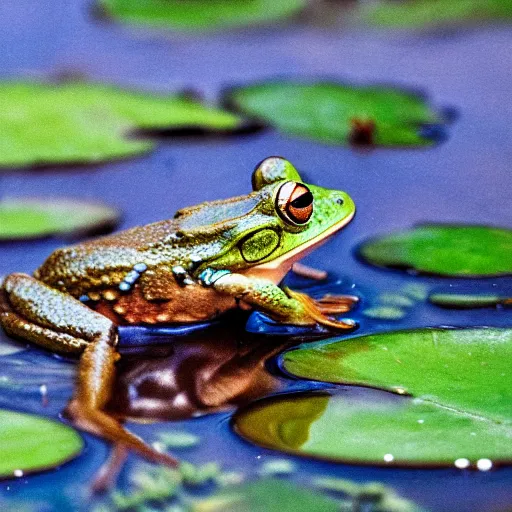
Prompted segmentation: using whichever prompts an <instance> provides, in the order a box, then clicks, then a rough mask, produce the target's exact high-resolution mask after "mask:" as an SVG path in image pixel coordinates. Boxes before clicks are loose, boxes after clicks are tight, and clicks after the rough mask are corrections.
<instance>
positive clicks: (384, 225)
mask: <svg viewBox="0 0 512 512" xmlns="http://www.w3.org/2000/svg"><path fill="white" fill-rule="evenodd" d="M89 7H90V6H89V2H88V1H79V0H77V1H68V0H55V1H54V2H51V3H49V2H33V1H32V0H19V1H17V2H4V3H3V4H2V5H1V6H0V48H2V51H1V52H0V77H1V78H20V77H25V78H30V79H33V78H37V79H48V78H52V77H55V76H58V75H61V74H64V73H66V74H78V75H81V76H84V77H86V78H88V79H91V80H94V81H105V82H109V83H113V84H118V85H122V86H126V87H136V88H141V89H146V90H149V91H165V92H167V91H175V90H180V89H185V88H186V89H189V88H193V89H196V90H198V91H199V92H200V93H201V94H202V95H204V96H205V97H206V98H207V99H209V100H212V101H215V99H216V98H218V95H219V93H220V91H221V90H222V89H223V88H224V87H226V86H230V85H233V84H241V83H246V82H250V81H252V80H261V79H264V78H275V77H279V76H307V77H316V76H321V77H326V76H327V77H334V78H336V79H341V80H347V81H351V82H356V83H369V82H372V83H373V82H377V83H393V84H395V83H396V84H402V85H406V86H412V87H417V88H420V89H422V90H424V91H426V92H427V93H428V95H429V97H430V99H431V101H432V102H433V103H434V104H436V105H440V106H444V105H448V106H453V107H455V108H456V109H457V111H458V113H459V118H458V120H457V122H456V123H454V124H453V125H452V126H451V127H450V128H449V137H448V140H447V141H446V142H444V143H443V144H442V145H440V146H438V147H436V148H433V149H426V150H383V149H379V150H374V151H354V150H352V149H349V148H343V147H334V146H328V145H322V144H319V143H314V142H310V141H305V140H300V139H296V138H292V137H287V136H285V135H281V134H279V133H277V132H274V131H272V130H268V131H264V132H261V133H258V134H255V135H239V136H236V137H232V138H221V139H214V138H207V139H199V138H197V139H195V138H182V139H179V140H177V141H176V140H175V141H172V140H163V141H162V143H161V144H160V145H159V146H158V148H157V149H156V151H154V152H153V153H151V154H149V155H147V156H145V157H141V158H137V159H133V160H127V161H123V162H116V163H110V164H104V165H93V166H89V167H83V168H78V169H77V168H65V167H64V168H59V169H58V170H52V169H48V170H44V171H38V172H28V171H27V172H22V173H16V174H3V175H2V176H1V177H0V192H1V194H2V195H3V196H35V195H37V196H72V197H73V196H76V197H80V198H90V199H101V200H103V201H105V202H107V203H109V204H111V205H114V206H117V207H119V208H120V209H121V210H122V211H123V212H124V220H123V223H122V226H121V227H129V226H133V225H137V224H145V223H149V222H152V221H156V220H160V219H164V218H169V217H170V216H172V215H173V213H174V212H175V210H177V209H178V208H181V207H183V206H186V205H190V204H197V203H199V202H202V201H208V200H213V199H217V198H221V197H229V196H234V195H238V194H245V193H247V192H248V191H249V190H250V175H251V171H252V169H253V167H254V165H255V163H257V162H258V161H260V160H261V159H262V158H264V157H266V156H268V155H273V154H279V155H283V156H285V157H286V158H288V159H290V160H291V161H292V162H294V163H295V165H296V166H297V167H298V169H299V170H300V172H301V173H302V174H303V176H305V181H306V182H311V183H316V184H319V185H322V186H325V187H329V188H337V189H342V190H346V191H347V192H349V193H350V195H351V196H352V197H353V198H354V201H355V202H356V205H357V208H358V213H357V215H356V218H355V220H354V221H353V222H352V223H351V224H350V225H349V226H348V227H347V228H345V229H344V230H343V232H342V233H341V234H340V235H339V236H337V237H335V238H334V239H333V240H332V241H331V242H330V243H328V244H326V245H325V246H322V247H321V248H319V249H318V250H317V251H316V252H314V253H313V254H311V255H310V256H308V258H307V260H306V262H307V263H308V264H310V265H312V266H316V267H318V268H323V269H326V270H329V271H330V272H331V274H332V275H333V276H334V277H340V278H341V277H342V279H341V285H337V286H338V288H337V289H342V290H343V291H345V292H346V291H347V290H350V291H351V293H352V292H355V293H356V294H358V295H360V296H361V297H362V303H363V304H362V305H363V306H364V305H365V304H369V305H371V304H373V303H374V302H375V297H376V295H377V294H378V293H382V292H396V291H398V290H399V289H400V288H401V287H402V286H404V285H407V284H410V283H413V282H414V283H421V284H424V285H425V286H426V287H428V288H429V289H430V288H439V287H441V286H447V285H451V284H462V280H452V279H450V280H448V279H440V278H435V277H412V276H410V275H407V274H405V273H400V272H393V271H385V270H379V269H375V268H372V267H370V266H367V265H365V264H363V263H361V262H360V261H359V260H357V259H356V258H355V257H354V254H353V249H354V247H355V246H356V245H357V244H358V243H360V242H362V241H363V240H365V239H366V238H368V237H373V236H375V235H379V234H385V233H388V232H390V231H392V230H397V229H404V228H408V227H410V226H412V225H413V224H415V223H417V222H423V221H437V222H461V223H478V224H494V225H499V226H508V227H510V226H511V225H512V210H511V208H510V197H511V194H512V179H511V169H510V165H511V164H510V162H511V161H512V128H511V124H510V119H512V102H511V101H510V84H511V83H512V60H511V59H510V48H511V46H512V29H510V28H508V27H504V26H501V27H483V28H473V29H468V30H461V31H457V32H449V33H437V34H435V35H432V34H423V35H412V34H409V35H407V34H393V33H386V32H377V31H369V30H363V29H344V30H343V31H342V30H340V29H338V28H334V27H333V28H330V29H322V28H319V27H308V26H305V25H295V24H291V25H289V26H279V27H277V28H265V29H251V30H248V31H243V32H242V31H234V32H230V33H225V34H213V35H208V36H201V35H198V36H178V35H169V34H165V33H162V32H152V33H151V32H150V33H147V32H145V31H142V30H137V29H131V28H124V27H122V26H117V25H110V24H108V23H106V22H100V21H98V20H95V19H93V18H92V17H91V16H90V14H89ZM61 244H62V242H61V241H58V240H44V241H39V242H30V243H28V242H27V243H18V244H14V243H13V244H3V245H2V246H1V254H2V257H1V258H0V275H2V274H6V273H9V272H13V271H20V272H29V273H30V272H32V271H33V270H34V269H35V268H36V267H37V266H38V265H39V264H40V263H41V262H42V261H43V260H44V259H45V257H46V256H47V255H49V254H50V252H51V251H52V250H54V249H55V248H56V247H58V246H59V245H61ZM470 284H471V285H473V284H474V287H475V288H474V289H475V290H483V289H485V290H493V287H495V285H499V286H500V287H501V288H502V289H508V290H510V289H511V288H512V280H510V279H508V278H507V279H505V278H500V279H481V280H478V281H473V282H472V283H470ZM362 309H363V308H362V307H361V308H359V309H358V310H357V311H356V312H355V313H354V315H353V316H354V318H356V319H357V320H358V322H359V323H360V327H359V331H358V332H359V333H364V334H366V333H369V332H374V331H377V330H390V329H396V328H408V327H417V326H440V325H449V326H467V325H478V326H485V325H493V326H507V325H508V326H510V323H511V322H510V319H511V317H510V311H511V310H510V309H508V310H507V309H492V308H487V309H479V310H460V311H459V310H449V309H441V308H436V307H435V306H432V305H429V304H427V303H424V302H418V303H417V304H416V305H415V306H414V307H413V308H411V310H410V312H409V313H408V314H407V316H406V317H405V318H403V319H402V320H400V321H395V322H392V321H386V320H382V319H381V320H379V319H371V318H367V317H364V316H363V315H362V314H361V310H362ZM234 324H236V322H234ZM232 329H233V330H232V331H231V334H230V336H231V339H230V337H229V336H228V335H227V334H223V335H220V334H216V335H215V336H214V337H213V338H214V341H212V340H211V339H209V340H206V341H205V340H204V339H203V338H201V336H204V334H197V333H196V334H194V336H196V338H194V340H193V342H192V343H191V344H189V345H187V344H185V345H183V344H179V343H177V344H175V345H172V346H168V347H164V348H163V349H159V350H161V351H160V352H158V351H157V352H153V353H151V354H150V355H149V359H145V360H144V361H145V362H144V363H141V364H140V365H139V364H138V363H137V359H135V363H134V357H139V356H141V354H140V353H137V352H136V350H135V348H134V347H133V346H131V347H128V345H130V342H129V340H130V336H131V335H133V333H132V334H130V333H127V334H126V340H127V343H126V345H127V346H126V348H125V349H124V350H125V352H126V354H127V355H126V361H125V363H123V364H124V366H123V371H124V372H125V373H124V374H123V375H124V376H125V377H126V376H129V377H130V378H129V379H128V380H129V382H133V379H134V378H135V379H139V381H137V382H139V383H141V384H140V385H141V386H146V387H145V388H144V389H146V390H147V393H148V396H151V389H152V388H151V386H152V383H151V382H149V383H148V381H144V375H143V368H142V365H145V366H144V368H152V371H156V372H157V373H158V372H160V373H158V375H160V376H162V375H163V374H165V372H168V373H169V374H172V375H175V374H176V372H175V369H176V368H178V367H179V368H181V370H180V371H182V372H185V374H186V371H187V366H186V364H185V363H186V361H187V360H190V358H191V357H192V355H194V354H195V355H197V354H199V355H197V357H198V358H200V359H201V361H202V364H204V365H206V366H208V364H213V363H211V361H214V362H215V361H218V360H219V358H220V359H222V358H223V357H225V358H228V359H229V358H230V357H232V355H233V353H234V352H233V351H235V352H236V351H238V350H239V346H238V343H239V341H240V338H243V339H242V341H243V342H244V343H247V345H246V346H249V345H250V343H249V342H250V339H252V336H257V335H252V334H251V335H249V334H247V335H245V334H243V332H240V331H237V330H236V325H235V326H234V327H232ZM146 335H147V333H146ZM2 336H3V334H2ZM224 341H226V343H224ZM215 343H219V344H220V343H224V344H223V345H222V349H219V350H217V348H216V345H215ZM276 343H277V342H276ZM194 344H195V345H194ZM132 345H133V344H132ZM219 346H220V345H219ZM194 350H195V352H194ZM191 351H192V352H194V354H192V355H191V353H190V352H191ZM237 353H238V352H237ZM146 355H147V354H146ZM274 355H275V354H274V350H273V348H272V346H270V345H269V344H268V343H264V342H263V343H262V344H261V345H258V344H257V343H256V344H254V345H253V346H251V348H250V349H247V350H245V349H244V350H242V356H246V358H245V361H246V362H247V365H248V366H247V367H250V366H251V365H254V364H256V362H257V361H261V360H266V359H268V358H270V359H272V357H273V356H274ZM166 358H167V359H166ZM166 360H168V361H170V363H169V365H166V363H165V361H166ZM192 360H193V359H192ZM148 361H149V362H148ZM194 361H195V360H194ZM197 364H198V363H197V362H194V365H193V367H194V368H195V367H196V366H197ZM215 364H216V363H215ZM25 367H30V368H34V370H33V372H34V374H36V375H37V376H36V377H34V378H33V379H32V378H31V373H29V372H25V371H24V372H23V375H20V368H25ZM155 367H156V370H155ZM73 368H74V363H73V362H70V361H67V360H57V359H56V358H55V357H52V356H50V355H49V354H47V353H44V352H43V351H40V350H38V349H36V348H30V349H29V350H28V351H25V352H21V353H18V354H14V355H11V356H6V357H4V358H3V359H2V370H1V375H3V376H7V377H9V378H11V379H12V381H14V383H17V384H19V386H18V387H16V388H15V389H13V388H12V386H11V387H9V386H7V387H1V386H0V406H2V407H6V408H15V409H17V410H21V411H27V412H33V413H37V414H42V415H46V416H50V417H58V415H59V412H60V411H61V410H62V408H63V407H64V405H65V403H66V400H67V398H68V397H69V396H70V393H71V391H72V382H73ZM268 372H271V374H269V373H268ZM123 378H124V377H121V379H120V380H119V383H118V388H117V393H118V396H119V397H120V398H119V403H118V404H117V407H118V408H121V409H122V412H124V413H127V414H129V415H130V416H137V415H138V413H137V411H136V410H133V409H130V407H132V408H135V409H137V407H138V408H139V409H138V410H139V411H140V409H141V408H142V409H144V407H146V406H147V405H148V403H147V401H146V402H145V403H141V404H135V405H133V404H131V405H130V404H127V402H126V396H127V395H128V394H129V390H128V389H127V386H128V384H127V382H126V380H123ZM251 378H253V379H254V380H253V381H250V382H249V383H248V384H247V389H245V390H242V391H240V393H239V394H238V395H237V397H235V398H233V399H232V400H230V401H229V404H228V405H229V406H224V405H223V406H219V407H218V408H216V407H213V408H210V409H208V408H205V407H199V406H198V404H197V403H196V402H194V400H193V399H191V398H190V396H191V395H190V393H188V395H187V393H185V397H186V400H183V399H182V400H181V401H180V402H179V403H180V404H181V405H180V407H181V408H179V409H176V408H174V409H170V408H169V407H167V406H166V405H165V404H163V405H162V404H161V403H160V404H159V406H161V407H160V409H158V410H159V414H160V416H161V417H162V418H166V419H172V420H175V421H176V423H172V424H169V423H155V424H139V423H130V428H131V429H132V430H133V431H134V432H136V433H139V434H141V435H142V436H143V437H144V438H146V439H148V440H154V439H156V436H157V433H158V432H160V431H166V430H170V429H174V428H176V429H179V430H185V431H187V432H190V433H193V434H197V435H198V436H199V437H200V439H201V442H200V444H199V445H198V446H197V447H195V448H193V449H191V450H189V451H187V452H186V458H187V460H190V461H192V462H207V461H217V462H218V463H219V464H221V465H222V467H223V468H225V469H226V470H236V471H244V472H247V473H249V474H254V473H255V472H256V470H257V469H258V467H260V465H261V464H262V463H263V462H264V461H267V460H272V459H273V458H275V457H276V456H277V457H279V458H282V457H284V456H283V455H279V454H278V453H276V452H272V451H270V450H267V449H263V448H259V447H257V446H254V445H251V444H249V443H247V442H245V441H243V440H242V439H241V438H239V437H238V436H237V435H236V434H234V433H233V431H232V429H231V426H230V417H231V412H230V408H232V407H234V406H236V405H237V404H238V403H243V402H244V401H247V400H250V399H253V398H256V397H259V396H264V395H267V394H270V393H273V392H276V391H280V392H281V391H284V390H294V391H295V390H305V389H323V388H324V387H325V386H324V385H323V384H320V383H308V382H305V381H300V380H294V379H290V378H287V377H285V376H284V375H283V374H282V373H280V371H279V370H278V368H277V365H275V364H273V363H270V364H269V365H267V370H265V369H264V368H262V367H260V368H259V370H258V372H256V373H255V374H254V375H252V376H251ZM41 379H43V380H44V382H46V383H47V388H48V390H47V397H46V399H45V400H42V399H41V393H40V383H41ZM141 379H142V380H141ZM164 380H165V379H164ZM249 380H250V379H249ZM253 383H257V385H254V384H253ZM166 392H167V393H169V396H171V397H174V398H176V396H177V393H178V391H177V389H176V388H175V387H173V386H171V385H169V386H168V388H167V390H166ZM180 392H181V391H180ZM357 393H358V394H359V395H360V397H361V399H364V396H365V393H368V394H369V396H370V395H371V396H374V394H375V391H370V390H364V389H361V390H359V391H358V392H357ZM148 400H149V399H148ZM153 405H154V404H153ZM114 408H115V407H114ZM226 409H227V410H226ZM214 410H215V412H214V413H213V411H214ZM206 412H210V413H209V414H205V413H206ZM84 437H85V439H86V444H87V446H86V450H85V452H84V454H83V455H82V456H81V457H79V458H78V459H76V460H75V461H73V462H71V463H69V464H66V465H65V466H63V467H62V468H61V469H59V470H58V471H53V472H48V473H45V474H40V475H36V476H31V477H28V478H20V479H17V480H12V481H4V482H2V483H1V484H0V490H1V491H0V492H1V496H2V497H4V498H7V499H9V500H21V501H23V500H30V501H37V502H41V503H44V504H45V505H44V506H43V505H42V506H41V510H45V509H46V510H79V509H87V506H86V505H85V504H84V503H85V501H84V496H85V494H84V493H85V492H86V491H85V489H87V484H88V482H90V480H91V478H92V477H93V475H94V473H95V471H96V470H97V469H98V467H99V466H100V465H101V463H102V462H103V460H104V459H105V457H106V456H107V454H108V447H107V445H106V444H105V443H103V442H102V441H100V440H98V439H96V438H94V437H92V436H89V435H84ZM135 460H136V459H135V457H130V459H129V462H128V465H127V467H126V468H125V469H124V471H123V473H122V474H121V478H120V482H121V487H123V486H126V485H127V481H126V476H127V474H128V471H129V468H130V466H132V465H133V464H134V463H135ZM293 460H294V462H295V463H296V464H297V467H298V470H297V472H296V473H295V474H294V475H293V476H292V477H291V478H292V479H296V480H298V481H306V480H308V479H310V478H311V477H312V476H313V475H325V474H328V475H331V476H339V477H343V478H350V479H353V480H356V481H369V480H378V481H381V482H384V483H386V484H389V485H391V486H393V487H394V488H396V489H397V490H398V491H399V492H400V493H401V494H402V495H403V496H405V497H407V498H410V499H412V500H415V501H417V502H418V503H419V504H421V505H423V506H425V507H427V508H429V509H430V510H435V511H449V510H450V511H453V510H460V511H473V510H496V511H498V510H504V509H506V508H507V507H509V506H510V504H511V503H512V469H511V468H501V469H499V470H496V471H492V472H462V471H458V470H456V469H437V470H426V469H425V470H421V469H389V468H377V467H362V466H357V465H343V464H335V463H329V462H323V461H317V460H308V459H299V458H293Z"/></svg>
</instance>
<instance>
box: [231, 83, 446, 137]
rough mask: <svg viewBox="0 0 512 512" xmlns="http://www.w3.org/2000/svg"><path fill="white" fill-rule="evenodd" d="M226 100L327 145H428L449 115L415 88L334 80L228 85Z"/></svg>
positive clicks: (440, 134)
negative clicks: (362, 84) (406, 88)
mask: <svg viewBox="0 0 512 512" xmlns="http://www.w3.org/2000/svg"><path fill="white" fill-rule="evenodd" d="M225 103H226V104H227V105H229V106H230V107H232V108H235V109H236V110H237V111H241V112H244V113H245V114H249V115H250V116H254V117H256V118H258V119H260V120H261V121H263V122H265V123H267V124H269V125H271V126H273V127H275V128H277V129H278V130H280V131H282V132H284V133H287V134H290V135H295V136H298V137H303V138H308V139H313V140H317V141H320V142H325V143H328V144H342V145H346V144H352V145H367V146H374V145H375V146H431V145H433V144H435V143H436V142H439V141H440V140H442V139H443V138H444V137H445V132H444V126H445V124H446V123H447V121H448V120H447V117H446V116H445V115H443V114H442V113H441V112H438V111H436V110H435V109H433V108H432V107H431V106H430V105H428V103H427V102H426V100H425V98H424V96H422V95H421V94H418V93H417V92H413V91H409V90H404V89H399V88H394V87H385V86H377V85H375V86H355V85H347V84H343V83H337V82H313V83H305V82H299V81H293V80H289V81H269V82H263V83H257V84H254V85H248V86H245V87H238V88H234V89H231V90H228V91H227V92H226V94H225Z"/></svg>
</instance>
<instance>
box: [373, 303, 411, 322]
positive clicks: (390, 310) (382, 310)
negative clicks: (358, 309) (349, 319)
mask: <svg viewBox="0 0 512 512" xmlns="http://www.w3.org/2000/svg"><path fill="white" fill-rule="evenodd" d="M406 314H407V313H406V312H405V311H404V310H403V309H401V308H399V307H396V306H374V307H372V308H367V309H363V315H364V316H367V317H368V318H376V319H379V320H401V319H402V318H403V317H404V316H405V315H406Z"/></svg>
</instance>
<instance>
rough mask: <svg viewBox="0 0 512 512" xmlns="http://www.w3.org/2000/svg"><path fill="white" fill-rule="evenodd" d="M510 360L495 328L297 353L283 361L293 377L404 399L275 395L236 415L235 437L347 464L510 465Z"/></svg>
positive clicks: (382, 336) (422, 332) (507, 334)
mask: <svg viewBox="0 0 512 512" xmlns="http://www.w3.org/2000/svg"><path fill="white" fill-rule="evenodd" d="M511 358H512V329H498V328H495V329H494V328H493V329H490V328H489V329H486V328H481V329H476V328H473V329H416V330H410V331H396V332H384V333H377V334H371V335H366V336H359V337H354V338H350V339H344V340H343V341H340V342H335V343H331V344H320V345H317V346H315V347H313V348H311V347H309V348H300V349H297V350H293V351H290V352H287V353H285V354H284V356H283V366H284V369H285V370H286V371H288V372H290V373H291V374H293V375H295V376H297V377H301V378H308V379H314V380H319V381H325V382H332V383H339V384H349V385H357V386H366V387H372V388H378V389H382V390H385V391H392V392H394V393H396V394H398V395H412V397H405V396H404V397H401V398H400V397H396V398H393V396H392V395H386V394H380V393H379V394H378V395H379V397H380V398H378V399H375V400H370V401H369V400H361V398H360V396H356V397H355V398H354V397H353V396H352V395H351V394H350V393H348V392H340V393H338V394H332V393H325V392H324V393H300V394H291V395H280V396H278V397H275V398H273V399H270V400H264V401H260V402H257V403H256V405H254V406H252V407H249V408H248V409H246V410H245V411H242V412H241V413H239V414H238V415H237V419H236V422H235V425H236V429H237V431H238V432H239V433H241V434H242V435H243V436H244V437H246V438H248V439H250V440H252V441H255V442H256V443H258V444H261V445H264V446H268V447H273V448H277V449H280V450H284V451H286V452H292V453H303V454H309V455H315V456H319V457H325V458H328V459H335V460H343V461H349V462H350V461H351V462H359V463H360V462H364V463H371V464H382V465H395V464H397V465H408V464H409V465H410V464H412V465H418V466H421V465H453V464H455V465H456V466H457V467H465V466H464V465H461V463H460V460H465V459H467V460H468V462H467V466H469V465H470V464H473V465H477V464H478V460H480V459H484V458H485V459H491V460H492V461H495V462H510V461H512V447H511V446H510V442H509V440H510V436H511V435H512V408H511V406H510V404H511V399H512V390H511V387H510V360H511ZM374 393H375V392H374ZM380 395H382V396H380ZM459 459H460V460H459ZM456 461H458V462H457V463H456Z"/></svg>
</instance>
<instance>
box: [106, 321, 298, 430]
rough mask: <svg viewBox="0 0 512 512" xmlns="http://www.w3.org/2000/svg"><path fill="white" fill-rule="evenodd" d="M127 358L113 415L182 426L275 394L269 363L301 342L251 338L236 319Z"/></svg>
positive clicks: (121, 363) (121, 365)
mask: <svg viewBox="0 0 512 512" xmlns="http://www.w3.org/2000/svg"><path fill="white" fill-rule="evenodd" d="M169 341H170V343H169V344H167V345H160V346H156V347H155V346H154V347H149V348H141V349H132V350H130V351H128V352H125V353H124V354H123V357H122V358H121V360H120V361H119V363H118V374H117V379H116V384H115V389H114V393H113V397H114V398H113V400H112V401H111V403H110V406H109V409H110V410H111V411H112V412H113V413H115V414H116V415H117V416H120V417H124V418H127V419H128V418H129V419H131V420H142V421H148V420H149V421H151V420H156V421H158V420H183V419H187V418H190V417H194V416H198V415H202V414H206V413H210V412H217V411H220V410H225V409H230V408H234V407H237V406H238V405H241V404H243V403H247V402H249V401H251V400H254V399H256V398H259V397H262V396H267V395H268V394H270V393H272V392H274V391H277V390H278V389H279V388H280V386H281V385H282V382H283V380H282V379H280V378H279V377H278V376H276V375H273V374H272V373H270V372H269V371H268V369H266V365H265V363H266V362H267V361H268V360H269V359H270V358H272V356H274V355H276V354H277V353H279V352H280V351H282V350H284V349H285V348H287V347H289V346H291V345H292V344H293V343H294V342H297V339H293V338H290V337H279V336H263V335H255V334H249V333H247V332H245V330H244V323H243V322H241V321H239V320H238V319H237V318H232V319H230V321H229V322H222V324H221V325H213V326H211V327H209V328H207V329H205V330H202V331H198V332H195V333H190V334H188V335H186V336H179V337H176V338H174V339H172V340H169Z"/></svg>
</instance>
